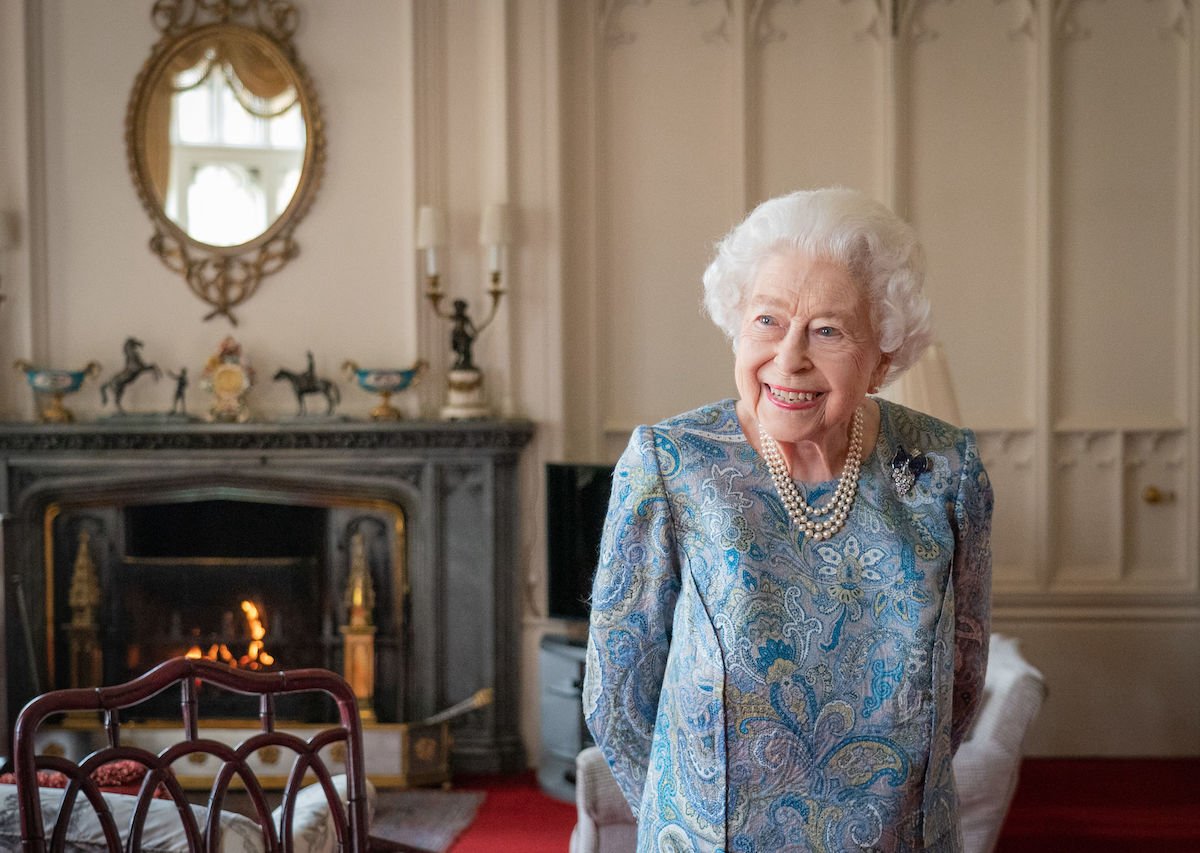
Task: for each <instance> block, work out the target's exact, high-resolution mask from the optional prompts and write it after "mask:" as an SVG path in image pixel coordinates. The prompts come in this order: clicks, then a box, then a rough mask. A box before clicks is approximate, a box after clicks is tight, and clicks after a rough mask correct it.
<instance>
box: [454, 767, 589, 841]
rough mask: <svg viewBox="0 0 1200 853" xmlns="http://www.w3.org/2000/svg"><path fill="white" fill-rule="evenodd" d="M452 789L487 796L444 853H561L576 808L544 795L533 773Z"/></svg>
mask: <svg viewBox="0 0 1200 853" xmlns="http://www.w3.org/2000/svg"><path fill="white" fill-rule="evenodd" d="M454 787H455V788H458V789H459V790H465V791H484V792H486V794H487V796H486V797H484V800H483V805H481V806H480V807H479V811H478V813H476V815H475V820H474V821H473V822H472V823H471V825H470V826H469V827H467V830H466V831H465V832H464V833H463V834H462V835H460V836H459V837H458V840H457V841H455V842H454V844H453V845H452V846H451V847H450V850H449V853H566V851H567V844H568V842H569V841H570V839H571V829H572V828H574V826H575V804H574V803H564V802H562V801H561V800H556V799H554V798H553V797H548V796H546V795H545V794H543V793H542V790H541V788H539V787H538V783H537V776H536V775H535V774H534V773H533V771H529V772H528V773H522V774H521V775H520V776H505V777H477V778H470V779H458V780H455V786H454Z"/></svg>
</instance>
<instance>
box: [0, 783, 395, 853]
mask: <svg viewBox="0 0 1200 853" xmlns="http://www.w3.org/2000/svg"><path fill="white" fill-rule="evenodd" d="M332 781H333V787H334V789H335V790H336V791H337V793H338V795H339V796H340V797H341V799H342V802H343V803H345V802H346V799H347V797H348V791H347V787H348V786H347V783H346V776H345V774H338V775H337V776H334V777H333V779H332ZM39 792H40V794H41V800H42V825H43V826H44V827H45V832H46V837H47V839H49V837H50V833H51V831H52V830H53V829H54V825H55V823H56V822H57V821H58V809H59V801H60V800H61V799H62V794H63V792H62V789H60V788H41V789H39ZM103 796H104V799H105V801H106V802H107V803H108V808H109V810H110V811H111V812H112V816H113V820H114V821H115V822H116V825H117V831H118V832H120V833H121V839H122V841H124V840H125V838H126V829H127V827H128V826H129V820H130V818H131V817H132V815H133V807H134V803H135V802H136V798H135V797H132V796H129V795H128V794H104V795H103ZM375 796H376V794H375V786H374V785H372V784H371V783H370V782H369V781H368V782H367V824H368V826H369V825H370V821H371V818H372V817H373V816H374V813H375ZM192 811H193V813H194V814H195V815H196V824H197V826H198V827H199V828H200V830H201V831H203V829H204V823H205V821H206V820H207V819H208V809H207V808H205V807H204V806H192ZM271 817H272V819H273V820H274V821H275V827H276V829H277V830H278V829H279V827H280V821H281V820H282V817H283V807H282V806H280V807H279V808H277V809H275V811H274V812H273V813H272V815H271ZM220 828H221V847H220V849H221V850H222V851H223V853H264V851H265V850H266V844H265V843H264V842H263V837H262V831H261V830H260V829H259V827H258V824H257V823H256V822H255V821H254V820H253V819H251V818H249V817H246V816H245V815H241V814H237V813H236V812H230V811H224V812H222V813H221V820H220ZM292 835H293V840H294V842H295V849H296V853H332V851H333V850H334V849H335V848H336V846H337V842H336V839H337V835H336V833H335V832H334V823H333V817H332V816H331V815H330V812H329V802H328V800H326V799H325V792H324V791H323V790H322V789H321V785H320V784H319V783H315V782H314V783H313V784H311V785H307V786H305V787H304V788H303V789H302V790H301V791H300V793H299V794H297V795H296V812H295V816H294V818H293V822H292ZM83 848H91V849H101V850H103V849H105V846H104V832H103V831H102V830H101V828H100V821H99V820H97V818H96V814H95V812H94V811H93V810H92V807H91V805H90V804H89V803H88V802H87V800H86V799H84V798H82V797H81V798H80V799H78V800H77V801H76V803H75V807H74V808H73V809H72V810H71V826H70V828H69V829H68V830H67V849H68V850H71V849H75V850H79V849H83ZM20 849H21V819H20V814H19V811H18V808H17V786H16V785H0V853H7V851H19V850H20ZM140 849H141V850H142V851H143V853H186V851H187V849H188V845H187V835H186V833H185V832H184V830H183V823H182V822H181V821H180V820H179V814H178V812H177V811H176V809H175V803H174V802H173V801H171V800H160V799H154V800H151V801H150V810H149V812H148V813H147V815H146V825H145V828H144V829H143V831H142V846H141V848H140Z"/></svg>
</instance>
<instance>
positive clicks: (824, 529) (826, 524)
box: [758, 408, 863, 542]
mask: <svg viewBox="0 0 1200 853" xmlns="http://www.w3.org/2000/svg"><path fill="white" fill-rule="evenodd" d="M862 437H863V410H862V408H859V409H858V410H856V411H855V412H854V420H853V421H852V422H851V425H850V448H849V449H848V450H847V451H846V464H845V465H844V466H843V467H842V476H841V477H839V478H838V484H837V488H836V489H834V491H833V497H832V498H831V499H830V501H829V503H827V504H825V506H823V507H820V508H818V507H813V506H809V504H808V502H807V501H806V500H804V497H803V496H802V495H801V494H800V490H799V489H798V488H796V481H795V480H793V479H792V477H791V475H790V474H789V473H788V469H787V463H786V462H784V461H783V456H782V455H781V454H780V452H779V445H778V444H777V443H776V441H775V439H773V438H772V437H771V436H770V435H768V434H767V431H766V430H765V429H763V425H762V423H761V422H760V423H759V425H758V440H759V443H760V444H761V446H762V455H763V460H764V461H765V462H766V463H767V470H768V471H770V472H771V480H772V481H773V482H774V483H775V491H777V492H778V493H779V498H780V500H782V501H783V507H784V509H786V510H787V514H788V515H789V516H791V519H792V522H793V523H794V524H795V525H796V526H797V527H799V528H800V529H801V530H802V531H804V535H805V536H806V537H808V538H811V539H812V540H813V541H814V542H824V541H825V540H826V539H828V538H829V537H831V536H833V534H835V533H837V532H838V531H839V530H841V529H842V526H843V525H844V524H845V523H846V518H847V516H849V515H850V508H851V507H852V506H853V505H854V496H855V495H856V494H857V493H858V472H859V469H861V468H862ZM825 515H828V516H830V517H829V518H826V519H824V520H823V521H822V520H819V519H820V517H821V516H825Z"/></svg>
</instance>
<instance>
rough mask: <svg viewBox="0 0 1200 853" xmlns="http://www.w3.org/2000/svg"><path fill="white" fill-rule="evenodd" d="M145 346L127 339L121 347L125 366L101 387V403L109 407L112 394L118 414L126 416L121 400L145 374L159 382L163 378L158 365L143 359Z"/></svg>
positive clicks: (138, 341) (133, 339) (130, 338)
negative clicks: (129, 388)
mask: <svg viewBox="0 0 1200 853" xmlns="http://www.w3.org/2000/svg"><path fill="white" fill-rule="evenodd" d="M143 346H145V344H143V343H142V342H141V341H140V340H138V339H137V338H134V337H129V338H126V339H125V343H124V344H123V345H122V347H121V351H122V352H123V353H124V354H125V366H124V367H122V368H121V369H120V371H118V372H117V373H114V374H113V375H112V377H111V378H109V380H108V381H107V382H105V383H103V384H102V385H101V386H100V402H101V403H102V404H103V405H105V406H107V405H108V397H109V395H110V394H111V395H112V400H113V405H115V406H116V407H117V414H119V415H124V414H126V412H125V407H124V406H122V405H121V398H122V397H124V396H125V389H126V388H128V387H129V386H130V385H132V384H133V382H134V381H135V380H136V379H137V378H138V377H139V376H141V375H142V374H143V373H149V374H150V375H151V376H153V377H154V381H155V382H157V381H158V380H159V379H161V378H162V371H161V370H160V369H159V367H158V365H157V364H154V363H150V364H147V363H146V361H145V360H144V359H143V358H142V347H143Z"/></svg>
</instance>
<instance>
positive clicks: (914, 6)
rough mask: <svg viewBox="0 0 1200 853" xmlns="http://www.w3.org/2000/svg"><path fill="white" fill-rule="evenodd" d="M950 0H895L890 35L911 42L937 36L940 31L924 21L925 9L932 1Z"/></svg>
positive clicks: (918, 41) (944, 1) (949, 1)
mask: <svg viewBox="0 0 1200 853" xmlns="http://www.w3.org/2000/svg"><path fill="white" fill-rule="evenodd" d="M951 2H953V0H895V10H894V12H893V13H892V14H894V15H895V18H894V19H893V20H892V37H893V38H898V39H902V40H905V41H909V42H912V43H913V44H920V43H921V42H923V41H930V40H932V39H936V38H938V37H939V36H940V33H938V31H937V30H935V29H933V28H932V27H930V26H928V25H927V24H926V23H925V11H926V10H927V9H928V8H929V7H930V6H931V5H932V4H933V3H951ZM879 5H882V4H879Z"/></svg>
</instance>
